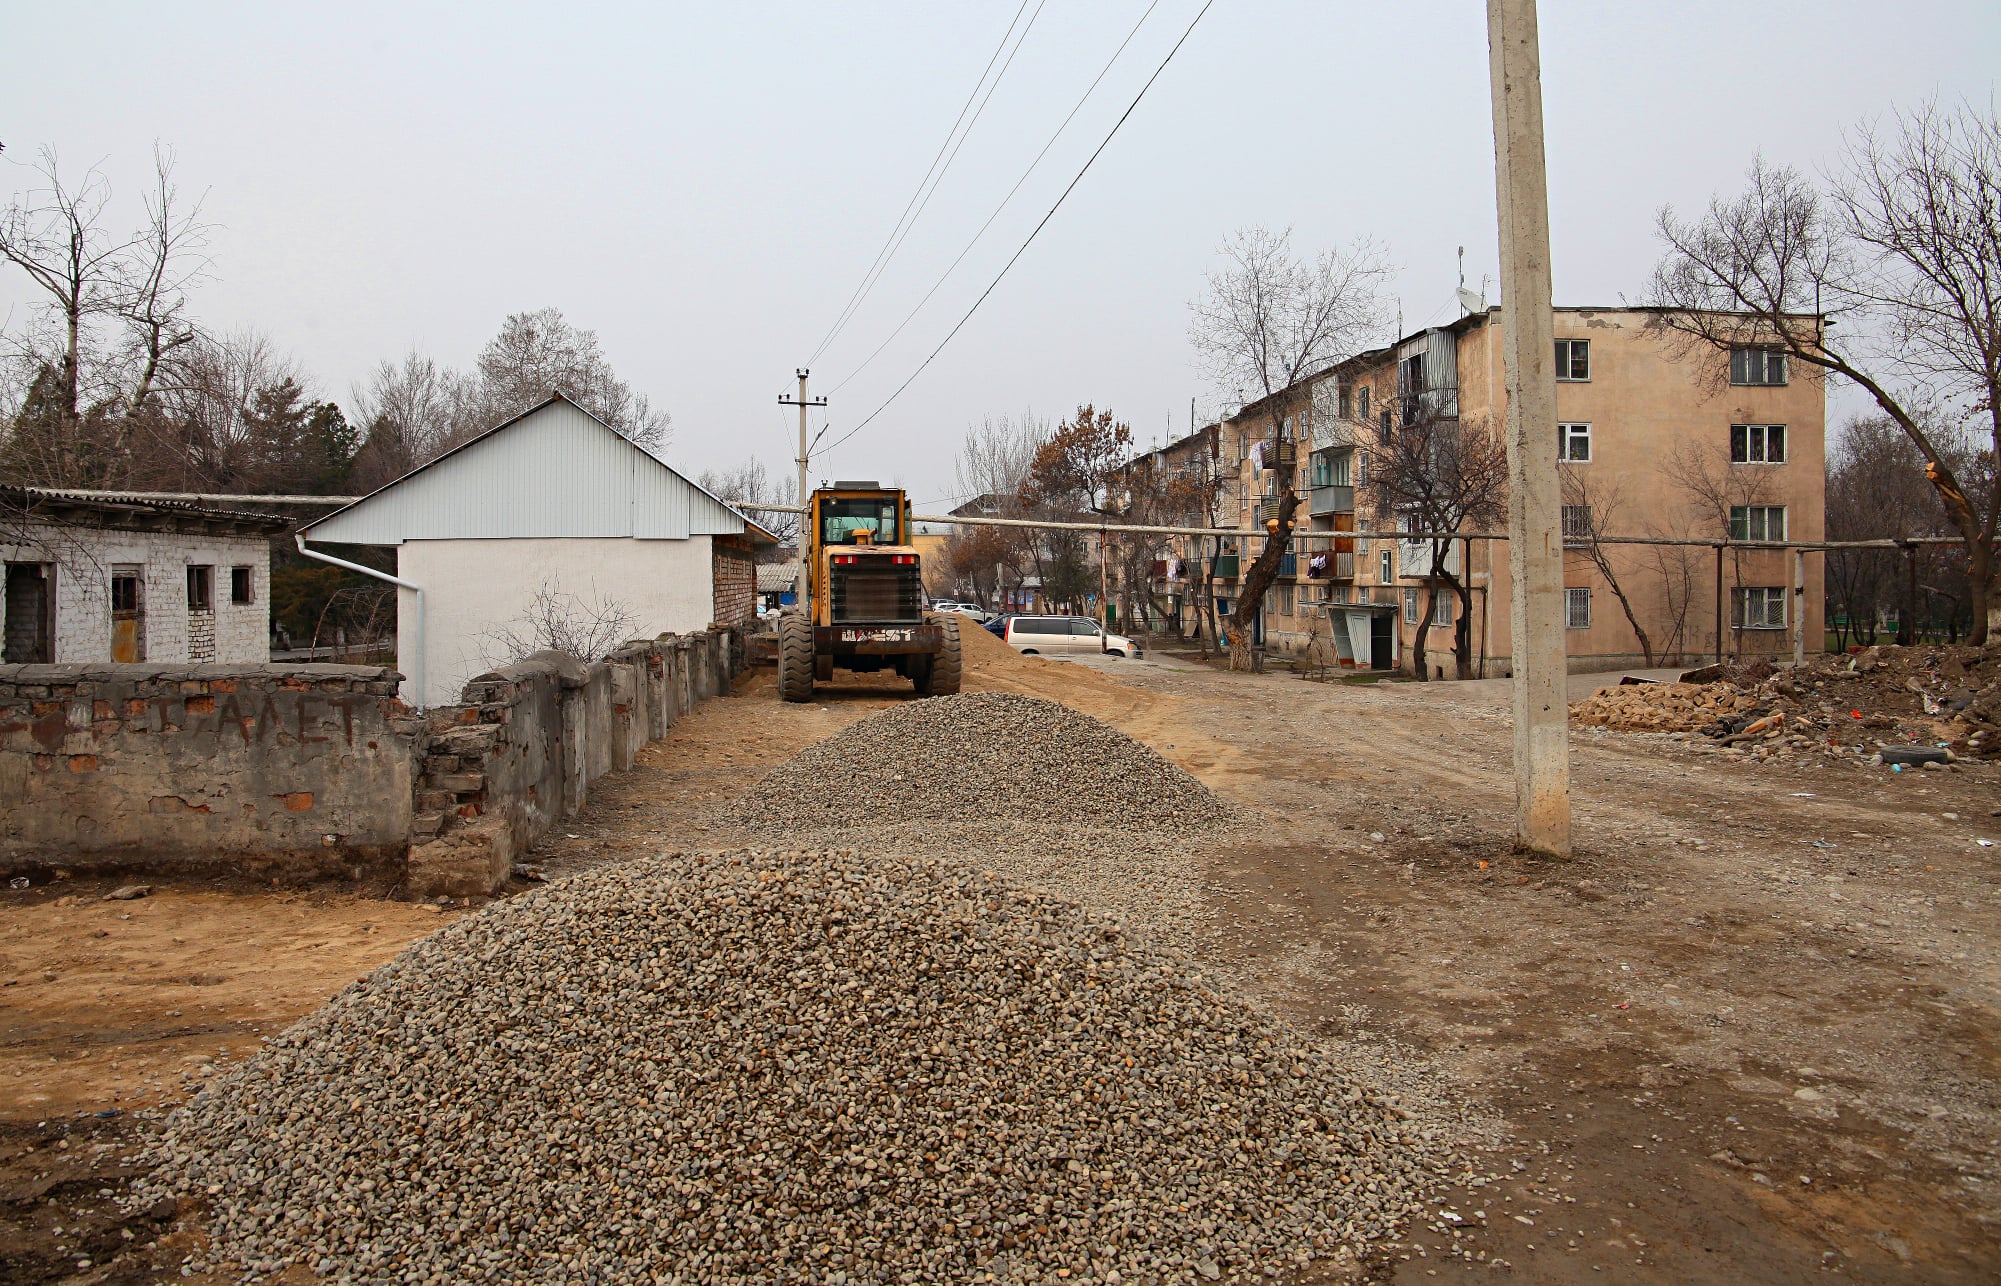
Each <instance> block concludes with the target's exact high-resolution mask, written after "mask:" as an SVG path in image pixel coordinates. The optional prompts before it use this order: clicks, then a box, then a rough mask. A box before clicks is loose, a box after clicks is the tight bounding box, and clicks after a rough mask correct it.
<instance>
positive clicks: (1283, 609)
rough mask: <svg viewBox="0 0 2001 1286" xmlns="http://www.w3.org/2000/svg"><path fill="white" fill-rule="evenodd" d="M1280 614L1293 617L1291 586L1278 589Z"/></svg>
mask: <svg viewBox="0 0 2001 1286" xmlns="http://www.w3.org/2000/svg"><path fill="white" fill-rule="evenodd" d="M1278 614H1279V615H1280V616H1291V615H1292V586H1290V585H1281V586H1279V587H1278Z"/></svg>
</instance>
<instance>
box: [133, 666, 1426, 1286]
mask: <svg viewBox="0 0 2001 1286" xmlns="http://www.w3.org/2000/svg"><path fill="white" fill-rule="evenodd" d="M925 704H934V705H935V704H942V703H938V702H927V703H925ZM1372 1084H1373V1082H1372V1081H1370V1080H1369V1079H1367V1078H1366V1076H1363V1077H1358V1076H1357V1075H1356V1073H1355V1068H1354V1066H1353V1065H1352V1061H1351V1060H1350V1059H1349V1058H1348V1056H1347V1055H1345V1054H1344V1053H1343V1052H1342V1051H1341V1050H1339V1049H1333V1048H1329V1049H1320V1048H1311V1047H1308V1046H1306V1045H1304V1044H1303V1043H1301V1042H1300V1041H1299V1040H1298V1039H1297V1038H1296V1037H1294V1036H1292V1035H1290V1034H1289V1033H1288V1032H1287V1031H1285V1030H1284V1029H1282V1028H1279V1027H1276V1026H1274V1025H1272V1024H1271V1023H1270V1022H1269V1021H1267V1020H1265V1019H1263V1018H1261V1017H1260V1016H1259V1015H1257V1014H1256V1013H1255V1012H1253V1011H1252V1010H1250V1009H1248V1008H1246V1007H1244V1006H1243V1005H1242V1004H1241V1003H1239V1002H1236V1001H1233V1000H1231V999H1228V998H1226V997H1224V996H1222V995H1219V994H1217V993H1215V992H1214V991H1212V990H1211V989H1210V988H1209V986H1208V985H1207V984H1206V983H1205V982H1204V981H1203V979H1202V978H1201V977H1200V976H1199V975H1198V974H1197V973H1196V972H1194V970H1193V969H1192V967H1191V966H1190V965H1188V964H1186V963H1184V962H1182V961H1180V960H1179V959H1177V958H1175V957H1171V956H1166V955H1161V954H1157V953H1153V952H1150V951H1147V950H1145V949H1143V948H1139V947H1136V946H1134V945H1133V944H1132V943H1130V942H1129V941H1128V940H1127V939H1126V937H1125V936H1124V935H1122V934H1120V933H1119V932H1118V931H1117V930H1116V929H1113V928H1110V927H1108V926H1107V925H1105V924H1104V923H1103V922H1100V921H1095V920H1093V919H1091V918H1089V917H1087V916H1085V915H1084V914H1082V913H1080V912H1079V911H1078V910H1077V909H1076V908H1075V907H1074V906H1072V905H1070V904H1068V903H1063V902H1059V901H1056V900H1054V899H1052V898H1049V897H1047V896H1045V895H1042V894H1037V893H1033V892H1026V891H1022V890H1020V889H1017V888H1014V887H1011V886H1009V885H1006V884H1004V883H1002V882H1000V881H997V880H995V879H992V878H990V877H985V876H981V875H978V874H975V873H972V872H970V871H967V870H966V869H965V868H963V867H961V866H959V865H957V864H954V863H943V862H926V861H898V860H894V859H884V858H880V857H867V858H864V857H859V856H855V855H852V854H840V853H817V854H816V853H791V854H777V853H761V852H755V851H751V852H735V853H726V854H708V855H679V854H675V855H666V856H662V857H660V858H658V859H656V860H653V861H649V862H646V863H636V864H632V865H628V866H623V867H613V868H606V869H602V870H598V871H594V872H591V873H589V874H587V875H584V876H579V877H577V878H575V879H572V880H569V881H565V882H563V883H560V884H556V885H552V886H551V887H549V888H548V889H546V890H542V891H538V892H536V893H532V894H528V895H525V896H522V897H518V898H514V899H511V900H508V901H504V902H499V903H496V904H494V905H492V906H490V907H488V908H486V909H485V910H483V911H481V912H479V913H478V914H475V915H472V916H468V917H466V918H465V919H463V920H460V921H458V922H456V923H454V924H453V925H451V926H449V927H447V928H446V929H444V930H442V931H441V932H439V933H438V934H436V935H434V936H433V937H431V938H428V939H426V940H424V941H422V942H420V943H418V944H416V945H414V946H413V947H411V948H410V949H409V950H408V951H406V952H405V953H404V954H403V955H401V956H399V957H398V958H397V959H396V960H395V961H393V962H391V963H390V964H388V965H385V966H384V967H383V968H381V969H379V970H377V971H376V972H375V973H374V974H372V975H371V976H369V977H368V978H366V979H363V980H362V981H360V982H358V983H356V984H355V985H353V986H351V987H349V988H348V989H347V990H345V991H344V992H342V993H341V994H340V995H338V996H336V997H335V998H334V999H333V1000H331V1001H330V1002H329V1003H328V1004H327V1005H326V1006H324V1007H323V1008H322V1009H320V1010H319V1011H318V1012H316V1013H315V1014H313V1015H312V1016H310V1017H308V1018H307V1019H305V1020H303V1021H302V1022H300V1023H299V1024H298V1025H297V1026H295V1027H293V1028H292V1029H291V1030H289V1031H288V1032H286V1033H285V1034H284V1035H283V1036H281V1037H279V1038H278V1039H277V1040H275V1041H274V1042H272V1043H271V1044H270V1045H269V1046H267V1047H266V1049H265V1050H264V1051H263V1052H262V1053H261V1054H259V1055H258V1056H257V1057H256V1058H254V1059H252V1060H251V1061H250V1062H248V1063H246V1064H244V1065H243V1066H242V1067H240V1068H238V1069H236V1070H235V1071H233V1072H232V1073H230V1074H228V1075H227V1076H225V1077H223V1078H222V1079H220V1080H219V1081H218V1082H217V1083H216V1084H214V1085H212V1086H211V1087H210V1088H208V1089H206V1090H204V1091H203V1092H202V1093H201V1094H199V1095H197V1096H196V1097H195V1098H194V1099H193V1100H192V1101H191V1102H190V1103H188V1104H187V1105H186V1106H185V1107H183V1108H181V1109H180V1110H179V1111H177V1112H176V1113H175V1114H174V1115H173V1116H172V1117H171V1118H169V1120H168V1122H167V1124H166V1126H165V1129H164V1132H163V1134H162V1135H161V1137H160V1140H159V1141H158V1142H157V1143H156V1144H155V1146H154V1149H153V1154H152V1156H151V1158H150V1159H151V1160H153V1161H155V1162H157V1163H158V1168H157V1169H156V1170H155V1171H154V1172H153V1174H152V1175H151V1177H150V1178H149V1179H148V1180H147V1181H146V1183H145V1184H144V1185H143V1186H142V1189H141V1192H140V1194H139V1196H138V1199H139V1200H141V1201H150V1200H156V1199H157V1198H158V1197H160V1196H162V1195H182V1196H193V1197H197V1198H201V1199H205V1200H206V1202H207V1203H208V1206H209V1210H210V1216H211V1220H212V1222H211V1228H212V1232H213V1235H214V1238H215V1241H214V1248H213V1250H212V1252H211V1256H212V1258H213V1259H214V1261H215V1262H216V1263H218V1264H234V1265H237V1266H240V1267H242V1268H244V1269H247V1270H248V1271H249V1272H251V1273H268V1272H274V1271H277V1270H278V1269H280V1268H281V1267H282V1266H284V1265H287V1264H304V1265H306V1266H308V1267H310V1268H312V1269H314V1270H316V1271H318V1272H320V1273H322V1274H325V1275H328V1276H331V1277H332V1278H334V1279H336V1280H342V1281H397V1282H432V1281H436V1282H447V1281H448V1282H459V1281H477V1280H534V1281H542V1280H548V1281H564V1282H587V1281H598V1282H613V1281H631V1280H640V1279H642V1278H644V1279H654V1278H655V1277H656V1276H657V1277H658V1278H661V1279H665V1278H669V1277H672V1278H673V1279H674V1280H683V1281H701V1282H733V1281H760V1282H763V1281H813V1282H855V1283H862V1282H888V1281H941V1280H978V1279H985V1275H986V1274H988V1273H991V1274H992V1275H993V1279H994V1280H999V1281H1042V1280H1048V1279H1052V1278H1053V1277H1054V1276H1056V1275H1058V1273H1059V1270H1067V1272H1066V1273H1064V1274H1063V1275H1064V1276H1066V1277H1067V1278H1068V1279H1069V1280H1073V1281H1075V1280H1085V1281H1105V1282H1112V1281H1120V1280H1123V1281H1130V1282H1145V1281H1169V1280H1174V1281H1197V1280H1209V1279H1215V1278H1218V1277H1221V1276H1233V1275H1236V1274H1238V1273H1251V1272H1258V1271H1262V1270H1265V1269H1273V1268H1280V1267H1284V1266H1290V1265H1293V1264H1296V1263H1299V1262H1302V1261H1303V1260H1304V1259H1305V1258H1306V1257H1308V1256H1311V1255H1326V1254H1329V1253H1346V1251H1347V1248H1351V1247H1357V1246H1360V1245H1363V1244H1365V1243H1367V1242H1368V1241H1370V1240H1371V1239H1374V1238H1378V1237H1382V1236H1384V1235H1386V1234H1388V1233H1390V1232H1391V1231H1392V1230H1393V1228H1394V1226H1395V1225H1396V1224H1398V1223H1399V1222H1400V1221H1402V1220H1404V1219H1405V1218H1407V1217H1409V1216H1410V1215H1411V1214H1413V1213H1415V1212H1416V1210H1417V1208H1418V1203H1419V1202H1420V1200H1421V1199H1422V1197H1423V1195H1424V1194H1425V1193H1426V1192H1427V1191H1428V1190H1429V1189H1430V1188H1431V1187H1432V1186H1433V1184H1434V1183H1435V1181H1436V1180H1437V1178H1438V1176H1440V1175H1441V1174H1442V1173H1443V1172H1444V1171H1445V1170H1446V1169H1447V1168H1448V1166H1450V1165H1452V1164H1453V1163H1454V1158H1453V1154H1452V1149H1451V1147H1450V1145H1449V1143H1448V1141H1447V1136H1448V1135H1449V1134H1450V1133H1451V1132H1452V1131H1451V1130H1450V1129H1448V1128H1441V1127H1434V1126H1425V1125H1422V1124H1420V1123H1419V1122H1418V1121H1417V1120H1416V1119H1414V1118H1413V1116H1412V1113H1411V1111H1410V1110H1408V1108H1406V1107H1400V1106H1397V1105H1393V1104H1392V1103H1390V1102H1388V1101H1386V1100H1384V1099H1383V1098H1382V1097H1380V1096H1379V1092H1378V1091H1375V1090H1373V1089H1372V1088H1371V1085H1372ZM1421 1110H1424V1109H1421ZM1433 1119H1437V1120H1440V1121H1441V1122H1442V1121H1443V1118H1442V1117H1436V1118H1433ZM676 1274H678V1275H679V1276H678V1277H675V1276H674V1275H676Z"/></svg>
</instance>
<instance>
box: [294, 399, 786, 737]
mask: <svg viewBox="0 0 2001 1286" xmlns="http://www.w3.org/2000/svg"><path fill="white" fill-rule="evenodd" d="M301 536H302V540H310V541H316V542H330V543H338V544H355V545H388V546H393V547H394V548H395V550H396V577H397V580H398V582H399V584H398V592H397V618H396V623H397V628H396V660H397V668H398V669H400V670H401V671H402V672H403V676H404V684H403V695H404V700H406V701H408V702H410V703H411V704H412V705H417V706H433V705H445V704H451V703H454V702H456V701H458V700H459V696H460V693H461V692H462V691H463V689H464V687H465V684H466V682H467V680H469V679H471V678H473V677H475V676H477V675H479V674H482V673H484V672H486V671H488V670H491V669H493V668H495V667H497V666H502V665H508V664H511V663H513V662H514V661H517V660H519V659H520V657H521V655H522V654H524V653H525V652H527V651H534V650H538V648H541V647H550V646H556V636H557V635H559V634H560V635H565V636H567V637H568V638H569V639H570V640H572V641H573V642H574V641H577V640H584V639H596V640H597V641H598V642H600V643H603V644H604V650H605V651H610V650H611V648H612V647H615V646H618V645H620V644H623V643H625V642H627V641H629V640H631V639H634V638H652V637H655V636H657V635H659V634H665V633H675V634H687V633H693V632H696V631H699V630H703V629H706V628H707V627H708V626H709V625H711V624H724V625H737V624H742V623H744V622H746V621H748V620H749V619H750V618H751V617H752V616H753V615H754V614H755V612H756V610H757V579H756V566H755V560H756V555H757V553H758V552H759V551H760V550H768V549H771V548H775V546H776V544H777V542H776V541H775V540H774V539H773V538H772V537H771V536H770V535H769V534H768V533H766V532H765V531H764V530H763V529H762V528H760V527H758V526H757V525H756V524H755V523H753V522H751V521H750V520H749V519H747V518H745V517H744V515H743V514H741V513H740V512H738V511H737V510H735V509H733V508H731V507H730V506H729V505H727V504H725V503H724V502H723V501H721V500H718V499H717V498H716V497H714V496H712V495H710V494H709V493H708V492H706V491H704V490H702V488H700V487H699V486H697V485H695V484H694V483H693V482H691V481H689V480H688V479H687V478H686V477H684V476H682V475H681V474H680V473H678V472H676V471H675V470H674V469H672V468H670V467H669V466H668V465H667V464H666V463H665V462H663V461H661V460H660V459H658V458H657V457H655V456H653V455H651V454H649V453H647V452H646V451H645V450H643V449H641V448H640V447H638V446H636V445H635V444H633V443H632V442H630V441H628V440H627V439H625V438H623V437H621V436H620V435H619V434H618V433H617V432H616V431H615V430H613V429H612V428H611V427H610V426H608V425H606V424H605V423H604V422H603V421H602V420H599V419H598V418H597V417H596V416H593V415H592V414H590V412H588V411H586V410H584V409H583V408H582V407H580V406H578V405H576V404H575V403H573V402H571V401H570V400H569V399H567V398H565V397H562V396H560V395H558V396H555V397H552V398H550V399H549V400H548V401H546V402H543V403H542V404H541V405H539V406H537V407H534V408H532V409H531V410H528V411H526V412H523V413H522V414H521V415H519V416H516V417H515V418H514V419H512V420H509V421H507V422H506V423H504V424H501V425H499V426H497V427H495V428H493V429H490V430H488V431H487V432H486V433H485V434H482V435H481V436H479V437H477V438H474V439H472V440H471V441H470V442H467V443H465V444H464V445H462V446H459V447H457V448H455V449H454V450H452V451H449V452H446V453H445V454H444V455H442V456H439V457H438V458H437V459H436V460H433V461H431V462H430V463H429V464H426V465H424V466H422V467H421V468H419V469H417V470H415V471H413V472H411V473H409V474H407V475H405V476H404V477H402V478H400V479H398V480H397V481H395V482H392V483H390V484H389V485H388V486H386V487H383V488H382V489H381V490H379V491H377V492H375V493H374V494H373V495H369V496H366V497H363V498H362V499H360V500H358V501H356V502H354V503H353V504H351V505H349V506H347V507H346V508H344V509H341V510H338V511H336V512H334V513H332V514H329V515H327V516H326V517H324V518H321V519H319V520H318V521H317V522H313V523H310V524H308V525H307V526H306V527H305V528H304V529H303V531H302V533H301ZM302 547H303V545H302ZM371 574H377V575H379V573H371ZM607 631H610V632H611V633H616V635H617V637H615V638H614V637H609V635H608V634H607ZM583 659H586V660H595V659H597V658H595V657H586V658H583Z"/></svg>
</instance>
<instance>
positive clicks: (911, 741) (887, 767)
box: [705, 645, 1242, 939]
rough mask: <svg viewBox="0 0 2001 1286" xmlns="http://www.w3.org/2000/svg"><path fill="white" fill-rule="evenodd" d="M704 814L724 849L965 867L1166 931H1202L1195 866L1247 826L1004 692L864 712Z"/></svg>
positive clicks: (1105, 732)
mask: <svg viewBox="0 0 2001 1286" xmlns="http://www.w3.org/2000/svg"><path fill="white" fill-rule="evenodd" d="M1003 646H1004V645H1003ZM1010 651H1012V649H1010ZM1044 664H1050V663H1047V662H1045V663H1044ZM705 820H706V821H708V822H709V823H710V824H711V825H712V826H713V827H715V828H716V830H717V832H718V833H719V834H721V835H722V836H725V837H726V838H727V842H728V843H730V844H745V845H753V846H769V847H783V848H850V847H854V848H866V849H869V850H871V851H875V852H892V853H899V854H903V855H906V856H923V857H940V858H948V859H952V860H966V861H971V862H973V863H975V864H976V865H977V866H978V868H979V869H981V870H993V871H998V872H1000V873H1001V874H1002V875H1005V876H1007V877H1008V878H1010V879H1012V880H1014V881H1016V882H1018V883H1021V884H1027V885H1032V886H1034V887H1037V888H1042V889H1046V890H1048V891H1050V892H1052V893H1055V894H1057V895H1059V896H1061V897H1064V898H1067V899H1069V900H1071V901H1075V902H1080V903H1083V904H1085V905H1087V906H1089V907H1091V908H1092V909H1094V910H1096V911H1098V912H1100V913H1103V914H1107V915H1111V916H1115V917H1118V918H1119V919H1120V920H1122V921H1123V922H1124V923H1125V924H1126V925H1127V926H1128V927H1129V928H1131V929H1133V930H1134V931H1137V932H1141V933H1158V934H1160V935H1162V936H1163V937H1165V938H1168V939H1178V938H1184V937H1186V936H1187V935H1189V934H1194V933H1201V932H1204V931H1205V930H1206V927H1207V924H1208V920H1209V912H1208V911H1207V909H1206V908H1205V904H1204V898H1203V893H1202V864H1203V861H1204V859H1205V857H1206V855H1207V853H1208V851H1209V847H1208V846H1209V845H1210V844H1211V843H1213V842H1216V841H1219V840H1220V839H1221V838H1222V837H1223V836H1224V835H1226V834H1227V833H1229V832H1230V831H1231V830H1232V828H1233V827H1238V826H1240V824H1241V822H1242V819H1241V818H1240V817H1239V814H1238V811H1237V810H1236V809H1234V808H1233V807H1232V806H1231V805H1229V804H1227V803H1225V802H1224V801H1223V800H1221V799H1219V798H1217V797H1216V795H1215V794H1213V793H1212V792H1211V791H1210V790H1209V788H1208V787H1206V786H1204V785H1203V784H1202V783H1201V782H1199V781H1197V780H1196V779H1195V778H1194V777H1192V776H1190V775H1189V774H1188V773H1186V772H1184V771H1183V770H1182V769H1180V768H1178V767H1176V766H1175V765H1173V764H1171V763H1169V762H1168V761H1167V760H1165V759H1163V758H1161V757H1160V756H1159V755H1158V754H1156V753H1154V751H1152V750H1151V749H1149V748H1147V747H1146V746H1143V745H1141V744H1140V743H1139V742H1137V741H1134V740H1133V739H1132V738H1131V737H1128V736H1126V735H1125V734H1124V733H1122V732H1120V731H1118V730H1117V729H1116V728H1113V727H1111V726H1110V725H1108V724H1105V723H1102V722H1100V721H1099V720H1097V719H1093V718H1091V717H1090V716H1089V715H1086V714H1082V713H1079V712H1078V711H1076V710H1073V709H1071V708H1069V707H1068V706H1063V705H1058V704H1057V703H1056V702H1053V701H1045V700H1042V699H1041V698H1038V697H1029V696H1019V695H1015V694H1013V693H1004V692H982V693H966V694H961V695H959V696H952V697H939V698H933V699H931V700H927V701H912V702H909V703H906V704H904V705H900V706H897V707H895V708H893V709H890V710H885V711H883V712H882V713H880V714H876V715H871V716H870V717H869V718H866V719H863V720H860V721H858V722H856V723H853V724H850V725H849V726H848V727H847V728H845V729H843V730H842V731H840V732H838V733H835V734H834V735H833V736H831V737H828V738H827V739H826V740H824V741H821V742H819V743H817V744H815V745H813V746H809V747H808V748H807V749H805V750H804V751H802V752H801V753H799V754H798V755H796V756H794V757H793V758H792V759H790V760H788V761H787V762H785V763H784V764H781V765H780V766H779V767H777V768H776V769H774V770H773V771H772V772H771V773H770V774H769V775H767V776H766V777H765V778H764V780H763V781H762V782H760V783H759V784H758V785H757V786H755V787H753V788H752V789H751V790H749V791H748V792H746V793H745V794H744V795H742V796H740V797H739V798H738V799H736V800H734V801H732V802H730V803H729V804H726V805H724V806H723V807H722V808H721V809H719V810H718V811H717V812H715V813H713V814H711V815H710V816H709V817H708V818H706V819H705Z"/></svg>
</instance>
